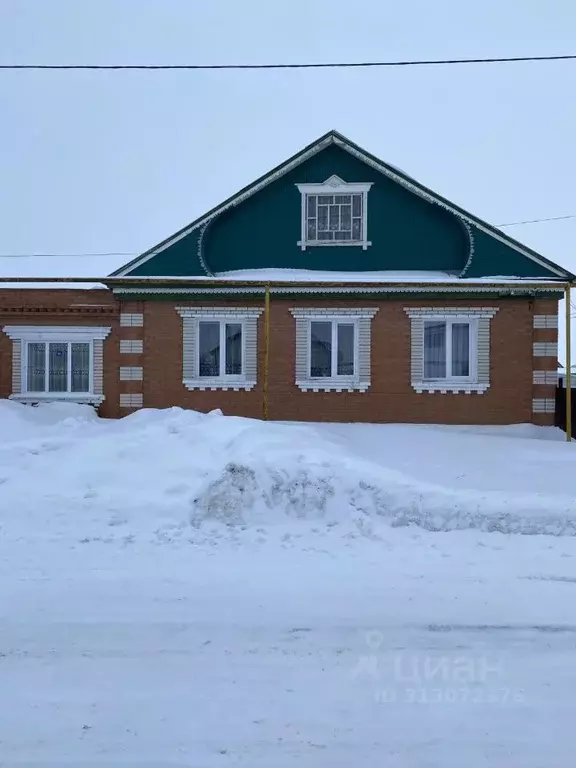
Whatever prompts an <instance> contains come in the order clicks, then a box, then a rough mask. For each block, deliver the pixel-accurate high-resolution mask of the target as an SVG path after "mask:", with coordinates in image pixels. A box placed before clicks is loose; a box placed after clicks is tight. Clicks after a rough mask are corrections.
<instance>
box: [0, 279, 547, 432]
mask: <svg viewBox="0 0 576 768" xmlns="http://www.w3.org/2000/svg"><path fill="white" fill-rule="evenodd" d="M86 305H90V306H86ZM188 305H189V306H194V304H192V303H190V302H185V301H179V300H178V299H176V300H174V301H161V300H151V301H146V302H125V301H122V302H117V301H115V300H114V298H113V296H112V294H111V293H110V292H107V291H70V290H54V291H45V290H10V291H3V292H2V293H1V294H0V327H1V326H3V325H23V324H30V325H39V324H46V325H64V324H69V325H83V324H92V325H110V326H111V327H112V331H111V333H110V335H109V337H108V338H107V339H106V341H105V342H104V345H105V346H104V392H105V395H106V399H105V401H104V403H103V404H102V406H101V407H100V413H101V414H102V415H103V416H109V417H118V416H121V415H124V414H126V413H128V412H130V409H125V408H122V409H121V408H120V406H119V397H120V393H122V392H124V393H129V392H134V393H139V392H142V393H143V396H144V406H145V407H152V408H163V407H168V406H173V405H176V406H182V407H185V408H195V409H198V410H201V411H208V410H211V409H213V408H222V410H223V411H224V413H226V414H231V415H238V416H252V417H261V416H262V408H263V389H262V382H263V368H264V318H263V315H262V316H261V317H260V321H259V329H258V345H259V371H258V383H257V385H256V387H255V388H254V389H253V390H252V391H250V392H243V391H242V392H223V391H215V392H201V391H198V390H194V391H189V390H187V389H186V388H185V386H184V385H183V383H182V319H181V317H180V316H179V315H178V313H177V312H176V309H175V308H176V307H177V306H188ZM197 305H198V304H197ZM202 305H203V306H258V307H262V306H263V302H247V301H246V300H245V299H243V298H242V297H238V298H237V299H234V300H228V301H218V302H208V301H206V302H204V303H203V304H202ZM342 306H354V307H378V310H379V311H378V312H377V314H376V315H375V317H374V319H373V320H372V375H371V386H370V388H369V390H368V392H366V393H360V392H354V393H337V392H318V393H314V392H301V391H300V390H299V389H298V388H297V387H296V385H295V384H294V379H295V370H294V366H295V321H294V318H293V317H292V315H291V314H290V309H291V308H293V307H342ZM426 306H438V302H437V301H436V302H435V301H430V300H426V299H419V298H415V299H412V300H403V299H390V300H383V301H380V302H378V301H368V300H363V299H360V300H354V301H351V300H348V299H347V300H346V302H344V301H343V300H338V299H334V298H331V299H330V300H326V301H322V300H318V299H306V298H297V299H294V298H287V299H284V298H277V297H276V296H272V300H271V312H270V372H269V415H270V418H271V419H280V420H292V419H297V420H303V421H308V420H312V421H317V420H325V421H366V422H415V423H418V422H422V423H426V422H428V423H434V422H436V423H448V424H449V423H452V424H506V423H515V422H529V421H535V422H536V423H543V424H549V423H553V415H550V414H540V415H538V414H532V399H533V397H554V386H553V385H533V383H532V372H533V369H534V368H538V369H540V370H555V368H556V360H555V359H553V358H547V357H546V358H544V357H542V358H537V359H534V360H533V357H532V344H533V342H534V341H554V340H556V339H557V331H556V330H555V329H542V330H540V329H538V330H535V329H534V328H533V315H534V314H535V313H537V314H555V313H556V312H557V302H556V301H555V300H550V299H537V300H529V299H500V300H492V299H482V300H468V299H462V300H452V301H450V300H447V301H446V300H442V306H455V307H456V306H462V307H467V306H473V307H476V306H487V307H498V312H497V313H496V315H495V316H494V318H493V319H492V321H491V353H490V367H491V373H490V379H491V380H490V388H489V390H488V391H487V392H486V393H485V394H470V395H466V394H445V395H443V394H440V393H433V394H427V393H422V394H418V393H416V392H415V391H414V390H413V389H412V386H411V383H410V319H409V317H408V316H407V314H406V312H405V311H404V308H405V307H426ZM120 312H142V313H143V314H144V325H143V327H120V324H119V314H120ZM120 339H143V341H144V353H143V354H142V355H132V354H122V355H120V353H119V340H120ZM120 365H125V366H130V365H139V366H140V365H141V366H143V368H144V379H143V381H141V382H140V381H125V382H124V381H123V382H120V381H119V372H118V369H119V366H120ZM11 384H12V342H11V340H10V339H8V338H7V337H6V336H5V334H3V333H0V397H8V396H9V395H10V393H11Z"/></svg>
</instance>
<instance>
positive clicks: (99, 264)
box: [0, 254, 127, 290]
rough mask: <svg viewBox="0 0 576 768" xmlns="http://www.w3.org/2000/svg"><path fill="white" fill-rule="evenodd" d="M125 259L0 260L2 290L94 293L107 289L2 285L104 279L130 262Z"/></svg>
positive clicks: (96, 283) (96, 285) (93, 284)
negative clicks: (56, 279)
mask: <svg viewBox="0 0 576 768" xmlns="http://www.w3.org/2000/svg"><path fill="white" fill-rule="evenodd" d="M126 259H127V257H124V258H123V257H122V255H121V254H120V255H117V256H114V255H110V256H105V255H103V256H98V255H94V256H93V257H89V258H86V257H83V256H82V255H80V256H74V255H72V254H70V255H67V256H66V255H64V256H62V255H61V256H57V255H51V254H45V255H42V254H34V255H29V256H0V288H1V289H2V290H6V289H11V290H18V289H20V290H21V289H24V288H46V289H50V290H58V289H62V288H68V289H71V288H73V289H75V290H90V289H92V288H105V286H104V285H103V284H102V283H100V282H99V281H94V280H93V281H92V282H78V283H53V282H49V281H48V279H46V280H41V279H40V280H38V281H37V282H25V283H24V282H22V283H9V282H2V278H6V277H21V278H26V277H30V278H52V277H78V278H93V277H95V276H96V277H100V276H101V277H102V278H103V277H104V276H105V275H107V274H109V273H110V272H112V271H113V270H114V269H117V268H118V267H119V266H121V265H122V263H124V262H125V261H126Z"/></svg>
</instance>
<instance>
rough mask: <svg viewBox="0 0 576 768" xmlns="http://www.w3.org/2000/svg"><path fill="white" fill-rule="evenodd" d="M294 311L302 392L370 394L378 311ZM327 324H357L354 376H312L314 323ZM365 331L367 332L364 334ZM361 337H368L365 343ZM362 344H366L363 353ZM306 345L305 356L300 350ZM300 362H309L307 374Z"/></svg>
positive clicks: (362, 308)
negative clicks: (372, 340) (371, 358)
mask: <svg viewBox="0 0 576 768" xmlns="http://www.w3.org/2000/svg"><path fill="white" fill-rule="evenodd" d="M290 312H291V314H292V316H293V317H294V319H295V320H296V381H295V384H296V386H297V387H298V388H299V389H300V390H301V391H302V392H366V391H367V390H368V388H369V387H370V339H371V333H372V329H371V324H372V319H373V317H374V315H375V314H376V313H377V312H378V308H374V309H373V308H371V307H368V308H365V307H361V308H358V309H348V308H346V309H316V308H304V307H295V308H292V309H291V310H290ZM326 321H332V322H334V321H336V322H339V323H348V324H354V376H338V375H336V376H330V377H327V376H326V377H314V378H312V377H311V376H310V358H311V353H312V350H311V324H312V323H313V322H326ZM304 324H305V325H304ZM362 328H363V331H362V332H361V329H362ZM333 333H334V331H333ZM361 335H363V336H364V339H363V341H362V342H361V338H360V337H361ZM361 343H362V344H364V353H363V354H361ZM303 345H305V350H306V351H305V355H304V354H302V353H301V351H300V350H301V349H302V346H303ZM299 360H303V361H304V360H305V365H306V370H305V371H304V370H303V369H302V367H301V366H300V364H299ZM333 361H334V357H333ZM303 374H304V375H303Z"/></svg>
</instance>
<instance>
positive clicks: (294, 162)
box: [111, 131, 566, 279]
mask: <svg viewBox="0 0 576 768" xmlns="http://www.w3.org/2000/svg"><path fill="white" fill-rule="evenodd" d="M331 144H335V145H336V146H338V147H340V148H341V149H343V150H345V151H346V152H348V153H349V154H351V155H352V156H354V157H356V158H357V159H359V160H361V161H362V162H364V163H366V164H367V165H369V166H371V167H372V168H374V169H375V170H377V171H379V172H380V173H382V174H383V175H385V176H387V177H388V178H391V179H392V180H393V181H395V182H397V183H398V184H401V185H402V186H403V187H405V188H406V189H408V190H410V191H411V192H413V193H414V194H416V195H418V196H419V197H421V198H423V199H425V200H427V201H428V202H430V203H433V204H435V205H439V206H441V207H442V208H444V209H446V210H447V211H449V212H450V213H452V214H454V215H455V216H457V217H458V218H459V219H460V220H461V221H462V222H465V223H467V224H468V225H470V224H473V225H474V226H476V227H478V229H480V230H481V231H483V232H485V233H486V234H488V235H490V236H491V237H494V238H495V239H497V240H499V241H500V242H503V243H505V244H506V245H508V246H509V247H511V248H513V249H514V250H516V251H518V252H519V253H521V254H522V255H523V256H525V257H526V258H528V259H530V260H531V261H533V262H535V263H536V264H538V265H539V266H541V267H544V268H545V269H548V270H549V271H550V272H552V273H554V274H556V275H558V276H560V277H563V278H564V279H566V271H565V270H562V269H561V268H560V267H556V266H552V265H551V264H548V263H547V262H546V261H544V260H543V259H542V258H539V256H538V254H536V253H534V252H532V251H531V250H530V249H528V248H527V247H526V246H523V245H522V244H521V243H518V242H517V241H516V240H513V239H512V238H510V237H508V236H507V235H506V234H505V233H503V232H502V233H500V232H499V231H498V230H497V229H495V228H493V227H491V226H490V225H489V224H487V223H486V222H484V221H482V220H481V219H478V218H476V217H475V216H473V215H472V214H471V213H468V212H467V211H465V210H463V209H462V208H459V207H458V206H456V205H453V204H452V203H450V202H449V201H448V200H445V199H444V198H443V197H441V196H440V195H437V194H435V193H434V192H432V190H429V189H428V188H427V187H425V186H424V185H422V184H420V183H419V182H417V181H415V180H414V179H412V178H410V177H409V176H407V175H405V174H404V173H403V172H402V171H399V170H398V169H397V168H394V167H393V166H391V165H389V164H388V163H385V162H383V161H382V160H378V159H377V158H375V157H372V156H370V155H368V154H367V153H366V152H365V151H364V150H362V149H361V148H360V147H357V146H356V145H354V144H353V143H352V142H351V141H350V140H349V139H347V138H346V137H345V136H343V135H342V134H340V133H338V132H337V131H330V132H329V133H328V134H326V135H324V136H321V137H320V138H319V139H318V140H317V141H316V142H314V143H313V144H311V145H310V146H308V147H306V148H304V149H303V150H302V151H301V152H299V153H297V154H296V155H295V156H294V157H293V158H291V159H288V161H287V162H285V163H284V164H282V165H280V166H279V167H277V168H275V169H273V170H271V171H270V172H269V173H268V174H266V175H265V176H263V177H261V178H260V179H258V180H257V181H255V182H254V183H253V184H251V185H248V186H247V187H245V188H244V189H243V190H241V191H240V192H238V194H237V195H234V196H233V197H231V198H229V199H228V200H227V201H225V202H224V203H222V204H221V205H220V206H217V207H216V208H214V209H213V210H211V211H210V212H209V213H207V214H205V215H203V216H201V217H200V218H199V219H196V220H195V221H193V222H192V223H191V224H190V225H189V226H187V227H184V228H183V229H181V230H180V231H179V232H177V233H176V234H175V235H173V236H172V237H170V238H168V239H167V240H165V241H163V242H162V243H160V244H158V245H157V246H155V247H154V248H152V249H150V251H148V252H146V253H143V254H142V256H140V257H139V258H137V259H135V260H133V261H132V262H129V263H128V264H127V265H126V266H125V267H122V268H121V269H119V270H117V271H116V272H113V273H112V275H111V276H114V277H123V276H125V275H129V274H130V272H132V270H134V269H136V268H137V267H139V266H141V265H142V264H145V263H146V262H147V261H149V260H150V259H152V258H154V256H157V255H158V254H159V253H162V252H163V251H164V250H166V249H167V248H169V247H170V246H171V245H173V244H174V243H177V242H178V241H179V240H181V239H182V238H184V237H187V235H189V234H190V233H191V232H193V231H194V230H196V229H199V228H200V227H202V226H203V225H204V224H206V223H207V222H208V221H210V220H211V219H213V218H214V217H215V216H219V215H220V214H221V213H223V212H224V211H225V210H227V209H228V208H232V207H234V206H236V205H239V204H240V203H241V202H243V201H244V200H246V199H247V198H249V197H251V196H252V195H254V194H256V193H257V192H259V191H260V190H261V189H263V188H264V187H266V186H268V184H271V183H272V182H273V181H276V180H277V179H279V178H281V177H282V176H284V175H286V174H287V173H289V172H290V171H292V170H293V169H294V168H297V167H298V166H299V165H301V164H302V163H304V162H306V160H308V159H309V158H310V157H313V156H314V155H316V154H317V153H318V152H321V151H322V150H323V149H325V148H326V147H327V146H329V145H331Z"/></svg>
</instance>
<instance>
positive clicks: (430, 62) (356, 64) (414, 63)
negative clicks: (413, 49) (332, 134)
mask: <svg viewBox="0 0 576 768" xmlns="http://www.w3.org/2000/svg"><path fill="white" fill-rule="evenodd" d="M573 59H576V54H562V55H557V56H499V57H492V58H478V59H419V60H418V59H416V60H400V61H349V62H344V61H340V62H326V63H316V64H312V63H305V64H0V69H4V70H8V69H10V70H25V69H27V70H30V69H31V70H69V69H84V70H200V69H334V68H361V67H363V68H366V67H424V66H434V65H438V64H503V63H509V62H523V61H569V60H573Z"/></svg>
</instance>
